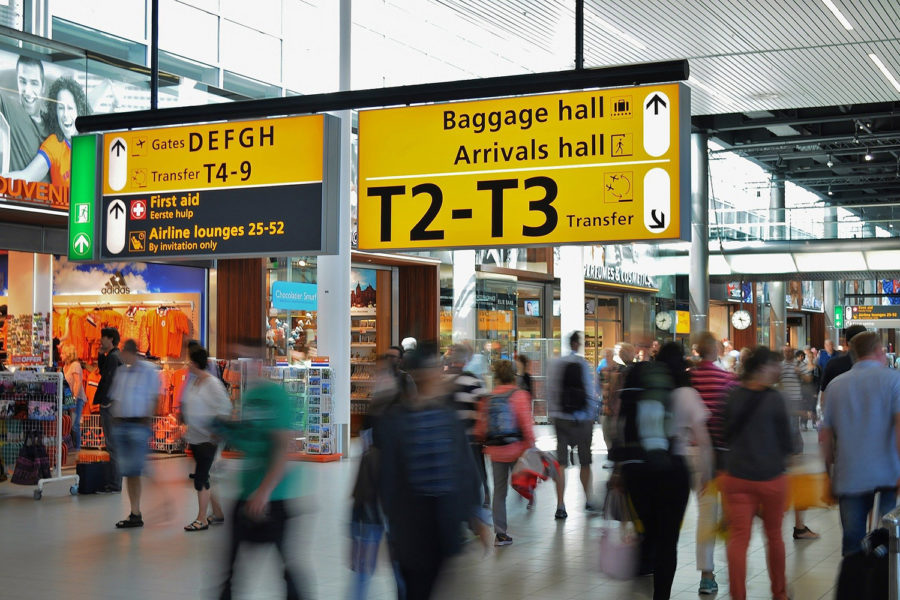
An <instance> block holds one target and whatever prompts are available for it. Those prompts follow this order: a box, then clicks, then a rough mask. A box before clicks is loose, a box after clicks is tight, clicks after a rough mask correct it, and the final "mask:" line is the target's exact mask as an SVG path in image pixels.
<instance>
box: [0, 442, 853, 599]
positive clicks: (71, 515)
mask: <svg viewBox="0 0 900 600" xmlns="http://www.w3.org/2000/svg"><path fill="white" fill-rule="evenodd" d="M538 433H539V435H541V437H540V439H539V445H541V446H542V447H552V446H553V444H554V442H553V439H552V437H551V434H552V431H551V430H550V429H549V428H539V431H538ZM806 435H807V439H806V441H807V448H808V449H810V455H809V457H808V458H809V460H810V461H814V460H815V458H814V452H815V440H814V435H813V434H806ZM596 438H597V440H598V442H597V448H596V450H597V451H599V452H600V453H601V454H600V456H598V457H597V460H596V463H597V464H595V472H596V473H597V477H598V478H603V477H605V475H606V473H605V472H604V471H603V470H602V469H601V468H600V463H602V442H601V441H599V439H600V434H599V431H598V433H597V435H596ZM191 464H192V462H191V461H189V460H187V459H172V460H163V461H155V462H154V466H155V471H156V474H157V478H158V479H159V483H158V484H157V485H155V486H150V485H149V484H148V490H147V494H146V495H147V499H146V502H145V505H144V511H145V515H146V516H145V519H146V521H147V526H146V527H145V528H144V529H143V530H130V531H117V530H115V529H114V528H113V523H114V522H115V521H116V520H118V519H120V518H122V517H123V516H125V515H126V514H127V512H128V511H127V502H126V498H125V497H123V496H118V495H114V496H106V495H94V496H79V497H71V496H69V495H68V493H67V486H62V485H59V486H56V487H54V486H53V485H52V484H51V485H50V486H49V487H48V488H47V489H46V491H45V492H44V497H43V500H41V501H38V502H36V501H34V500H33V499H32V496H31V488H22V487H19V486H12V485H10V484H9V483H4V484H0V598H2V599H4V600H6V599H9V600H13V599H20V598H21V599H26V598H27V599H33V598H37V599H43V598H65V599H67V600H82V599H84V600H100V599H107V598H109V599H113V598H115V599H119V598H128V599H132V598H133V599H136V600H139V599H157V598H185V599H197V598H212V597H214V596H215V594H214V593H213V590H214V588H215V584H216V582H217V581H218V579H219V573H220V572H221V561H222V555H223V546H224V543H225V536H226V531H225V530H224V528H221V527H219V528H213V529H211V530H209V531H205V532H198V533H185V532H184V531H183V530H182V526H183V525H185V524H187V523H188V522H190V521H191V520H192V519H193V517H194V516H195V513H196V500H195V494H194V492H193V489H192V487H190V484H189V482H188V480H187V477H186V474H187V472H188V469H189V468H190V466H191ZM237 468H239V463H236V462H231V463H230V464H228V465H227V466H226V471H228V473H226V474H225V475H224V476H225V477H226V478H229V477H233V475H234V470H235V469H237ZM296 468H300V469H302V470H303V473H304V476H305V477H306V483H307V485H306V489H307V490H308V491H309V495H308V496H307V497H306V499H305V500H304V505H303V506H304V513H303V516H302V517H300V518H298V519H297V520H296V527H295V530H294V531H293V534H292V538H293V543H292V544H291V547H292V549H293V551H294V552H295V556H294V557H293V560H294V562H295V564H296V565H298V566H299V568H300V569H302V571H303V573H304V577H305V579H306V581H307V587H308V590H309V597H312V598H321V599H326V600H330V599H340V600H343V599H345V598H347V597H348V590H349V585H350V582H351V579H352V575H353V573H351V572H350V571H349V569H348V568H347V554H348V538H347V535H346V532H347V519H348V510H349V507H348V496H349V486H350V484H351V482H352V478H353V475H354V473H355V469H356V465H355V462H353V461H349V462H342V463H332V464H325V465H318V464H302V465H298V466H297V467H296ZM571 473H572V476H571V477H570V479H571V481H570V485H569V488H568V490H567V504H568V506H569V515H570V516H569V518H568V519H567V520H566V521H554V520H553V511H554V508H555V506H554V504H555V502H554V490H553V489H552V488H551V486H550V485H547V484H542V485H541V486H540V487H539V490H538V506H537V509H536V510H534V511H527V510H526V509H525V502H524V501H522V500H519V499H518V496H517V495H515V494H510V501H509V517H510V519H509V522H510V525H509V527H510V534H511V535H512V536H513V537H514V538H515V543H514V544H513V545H512V546H509V547H506V548H502V549H500V550H498V551H495V552H491V553H490V554H489V555H487V556H485V555H484V554H483V553H482V551H481V549H480V546H479V545H478V544H477V543H475V542H472V543H469V544H468V547H467V549H466V552H465V553H464V554H463V555H462V556H460V557H458V558H457V559H456V560H455V561H454V562H453V564H452V565H451V566H450V568H449V569H448V570H447V573H446V577H445V580H444V582H443V586H442V588H441V593H440V594H439V597H441V598H459V599H480V598H489V599H495V598H502V599H511V600H512V599H519V598H521V599H528V600H541V599H544V598H546V599H548V600H549V599H553V600H565V599H568V598H591V599H599V600H607V599H610V600H611V599H627V600H630V599H638V600H640V599H644V598H650V585H649V584H650V582H649V579H647V578H644V579H641V580H638V581H635V582H617V581H612V580H609V579H607V578H604V577H603V576H601V575H599V574H598V572H597V569H596V563H597V551H598V547H599V541H598V535H599V526H600V520H599V519H597V518H588V517H586V515H585V514H584V513H583V512H582V511H581V510H579V509H578V508H576V507H580V506H582V505H583V502H584V500H583V496H582V492H581V489H580V485H577V482H576V481H575V479H576V477H575V471H572V472H571ZM64 487H65V488H66V489H63V488H64ZM226 487H227V486H226ZM167 497H168V498H170V499H171V506H172V508H171V509H169V510H166V509H165V508H164V506H165V500H164V499H165V498H167ZM807 522H808V524H809V526H810V527H811V528H812V529H813V530H815V531H817V532H819V533H821V534H822V539H820V540H817V541H803V542H794V541H793V540H792V539H791V538H790V532H791V526H792V525H793V515H792V514H788V515H786V518H785V524H784V532H785V544H786V548H787V552H788V557H787V573H788V580H789V590H790V592H791V594H792V595H793V598H794V599H795V600H818V599H820V598H830V597H831V596H832V594H833V592H832V588H833V586H834V581H835V577H836V574H837V570H838V565H839V562H840V552H839V547H840V524H839V522H838V517H837V511H836V510H833V509H832V510H825V509H816V510H811V511H809V512H808V513H807ZM695 525H696V512H695V505H694V503H693V500H692V502H691V504H690V505H689V507H688V512H687V515H686V516H685V521H684V527H683V529H682V537H681V543H680V547H679V557H678V564H679V569H678V572H677V574H676V577H675V585H674V587H673V591H672V597H673V598H677V599H683V598H697V593H696V592H697V584H698V581H699V574H698V573H697V571H696V569H695V562H694V531H695ZM427 534H428V532H423V535H427ZM382 554H384V553H382ZM243 557H244V558H245V559H247V560H244V562H243V565H244V568H243V570H242V572H241V575H242V578H241V579H242V584H241V586H240V588H239V590H238V592H239V593H238V594H237V595H236V597H238V598H254V599H255V598H279V597H283V595H280V594H279V591H280V589H279V583H280V575H279V571H278V570H277V568H276V564H277V557H276V555H275V553H274V552H272V551H268V550H263V549H259V548H249V549H248V550H246V551H245V552H244V554H243ZM382 558H383V556H382ZM716 564H717V576H718V580H719V589H720V592H719V595H718V597H719V598H726V597H728V594H727V592H728V585H727V581H728V573H727V567H726V564H725V550H724V546H722V545H721V544H720V545H719V546H717V548H716ZM748 571H749V573H748V578H749V581H748V591H749V594H750V597H751V598H769V597H770V595H769V581H768V575H767V573H766V565H765V550H764V549H763V545H762V538H761V536H760V531H759V527H758V526H757V529H756V531H755V533H754V536H753V539H752V542H751V547H750V553H749V557H748ZM392 597H395V596H394V592H393V583H392V578H391V575H390V573H389V570H388V567H387V564H386V563H385V562H384V561H383V560H382V562H381V564H380V565H379V569H378V573H377V574H376V577H375V578H374V581H373V583H372V588H371V594H370V598H372V599H388V598H392Z"/></svg>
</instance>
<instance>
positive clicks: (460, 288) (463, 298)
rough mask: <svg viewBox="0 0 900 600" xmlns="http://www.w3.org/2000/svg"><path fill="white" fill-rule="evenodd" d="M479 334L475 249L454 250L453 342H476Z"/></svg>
mask: <svg viewBox="0 0 900 600" xmlns="http://www.w3.org/2000/svg"><path fill="white" fill-rule="evenodd" d="M477 334H478V311H477V307H476V306H475V251H474V250H457V251H455V252H453V343H454V344H458V343H462V342H469V343H470V344H474V342H475V338H476V336H477Z"/></svg>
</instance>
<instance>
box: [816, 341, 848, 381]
mask: <svg viewBox="0 0 900 600" xmlns="http://www.w3.org/2000/svg"><path fill="white" fill-rule="evenodd" d="M847 341H848V342H849V341H850V340H847ZM834 355H835V351H834V342H832V341H831V340H825V347H824V348H823V349H822V350H819V358H818V361H817V362H818V364H819V369H820V370H821V372H822V373H824V372H825V366H826V365H827V364H828V361H829V360H831V359H832V358H833V357H834Z"/></svg>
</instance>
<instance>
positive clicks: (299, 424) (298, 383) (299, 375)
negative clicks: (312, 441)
mask: <svg viewBox="0 0 900 600" xmlns="http://www.w3.org/2000/svg"><path fill="white" fill-rule="evenodd" d="M264 374H265V376H266V378H267V379H269V380H271V381H273V382H275V383H276V384H278V385H280V386H281V387H282V388H284V391H285V392H286V393H287V395H288V397H289V398H290V399H291V402H292V403H293V404H294V407H295V408H294V422H293V423H292V424H291V431H292V432H293V433H294V435H293V437H292V439H291V445H290V448H289V449H288V452H290V453H291V454H297V453H301V452H305V451H306V420H307V414H306V412H307V408H306V400H307V399H306V393H307V369H306V367H266V368H265V369H264Z"/></svg>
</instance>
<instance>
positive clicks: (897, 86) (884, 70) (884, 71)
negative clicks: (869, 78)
mask: <svg viewBox="0 0 900 600" xmlns="http://www.w3.org/2000/svg"><path fill="white" fill-rule="evenodd" d="M869 58H871V59H872V62H873V63H875V66H876V67H878V70H879V71H881V74H882V75H884V77H885V79H887V80H888V81H890V82H891V85H892V86H894V89H895V90H897V91H898V92H900V81H897V78H896V77H894V74H893V73H891V72H890V71H889V70H888V68H887V67H886V66H885V65H884V63H883V62H881V59H880V58H878V55H877V54H870V55H869Z"/></svg>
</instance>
